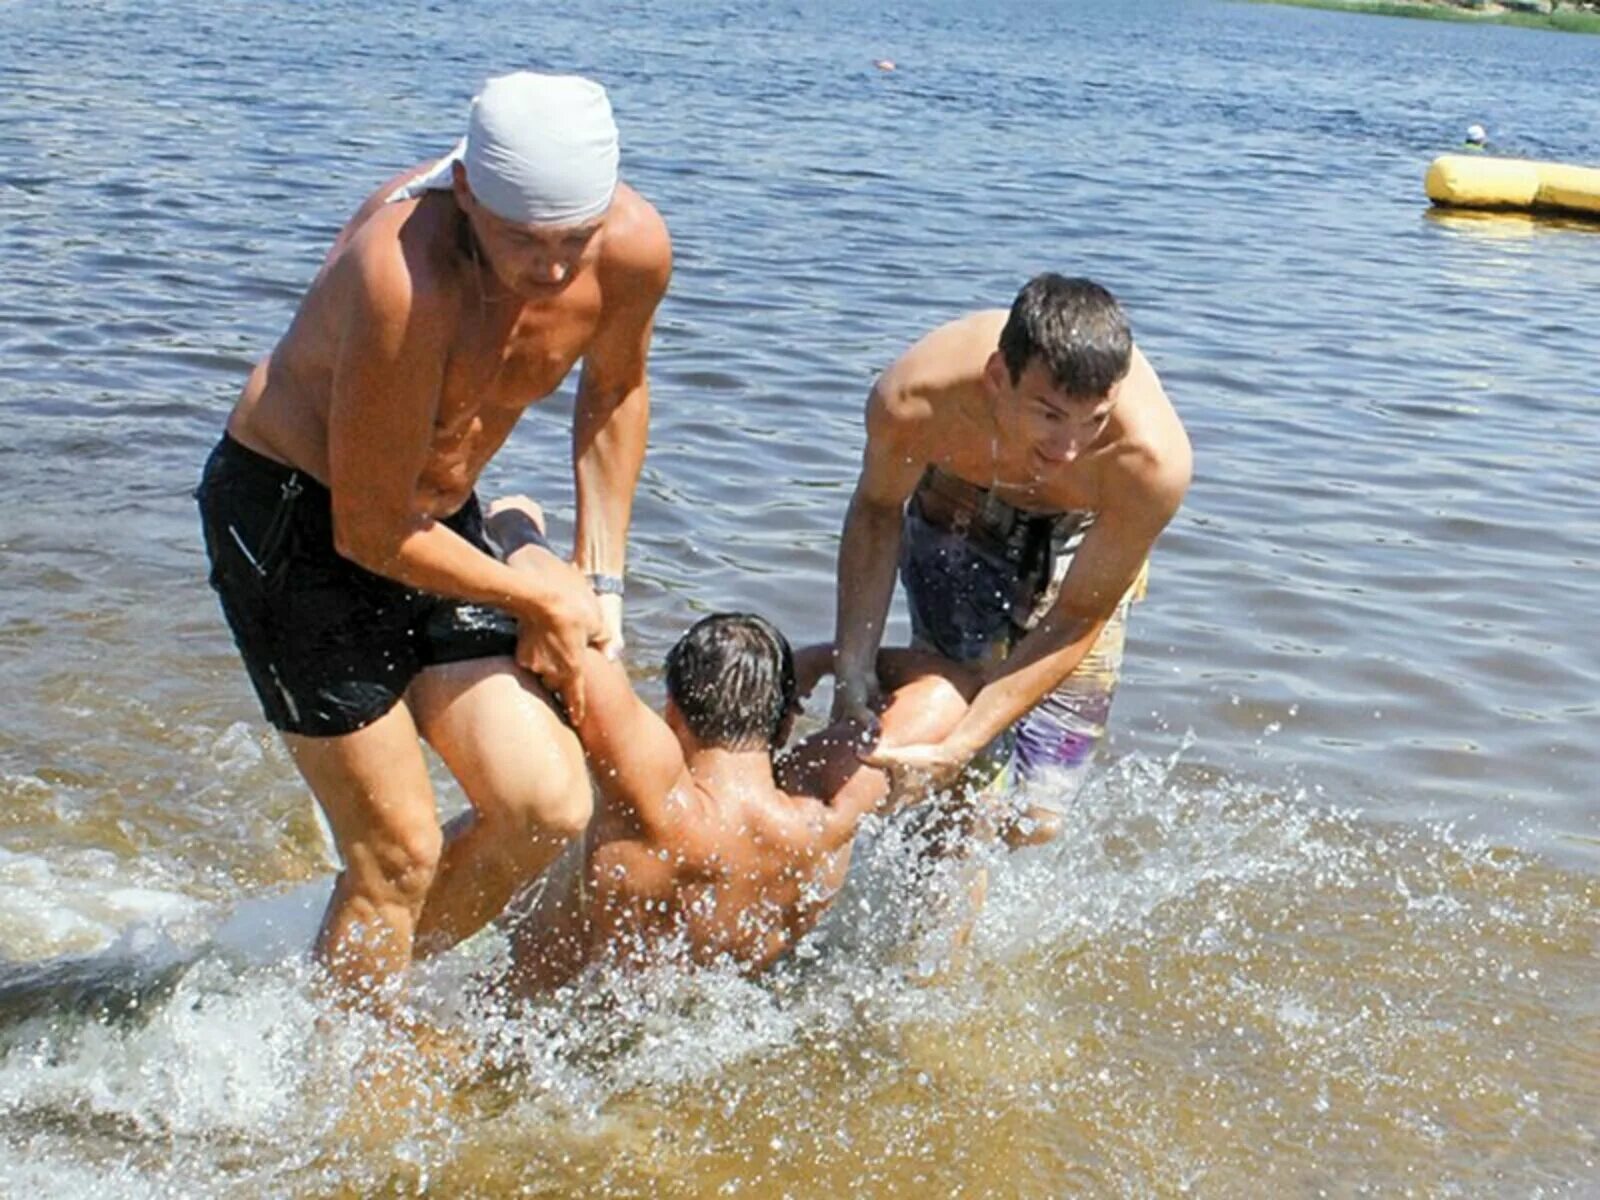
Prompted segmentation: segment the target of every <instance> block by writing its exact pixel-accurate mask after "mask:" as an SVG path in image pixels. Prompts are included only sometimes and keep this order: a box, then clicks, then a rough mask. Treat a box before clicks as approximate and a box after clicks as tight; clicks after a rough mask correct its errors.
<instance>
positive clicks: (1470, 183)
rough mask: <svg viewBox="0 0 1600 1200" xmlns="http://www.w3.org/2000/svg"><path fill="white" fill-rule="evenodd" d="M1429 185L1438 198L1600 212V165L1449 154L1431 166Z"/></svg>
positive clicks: (1463, 203) (1463, 204)
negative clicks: (1581, 165)
mask: <svg viewBox="0 0 1600 1200" xmlns="http://www.w3.org/2000/svg"><path fill="white" fill-rule="evenodd" d="M1424 186H1425V187H1426V188H1427V192H1428V199H1430V200H1432V201H1433V202H1434V203H1435V204H1443V205H1448V206H1453V207H1456V208H1510V209H1522V210H1525V211H1535V212H1537V211H1553V212H1564V213H1579V214H1582V215H1584V216H1590V217H1600V168H1595V167H1575V166H1571V165H1569V164H1567V163H1552V162H1534V161H1532V160H1530V159H1522V158H1484V157H1482V156H1481V155H1476V154H1445V155H1441V156H1440V157H1439V158H1436V159H1434V160H1433V163H1432V164H1431V165H1430V166H1429V167H1428V177H1427V180H1426V181H1425V184H1424Z"/></svg>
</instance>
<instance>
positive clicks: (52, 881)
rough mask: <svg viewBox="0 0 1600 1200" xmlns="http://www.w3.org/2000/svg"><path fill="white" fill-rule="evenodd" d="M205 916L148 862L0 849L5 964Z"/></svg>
mask: <svg viewBox="0 0 1600 1200" xmlns="http://www.w3.org/2000/svg"><path fill="white" fill-rule="evenodd" d="M130 874H132V875H134V878H129V875H130ZM206 910H207V909H206V906H205V905H204V904H202V903H201V902H199V901H197V900H195V899H194V898H193V897H191V896H188V895H185V894H184V893H183V892H181V891H178V890H177V889H176V888H175V887H173V886H171V882H170V880H168V879H167V877H166V876H165V875H164V874H162V873H161V872H160V871H159V870H158V869H157V868H156V867H155V866H154V865H151V864H148V863H143V862H140V863H136V864H129V863H128V862H126V861H125V860H122V859H119V858H117V857H116V856H114V855H111V854H108V853H105V852H104V851H93V850H90V851H73V852H67V853H63V854H59V855H55V856H52V857H51V858H48V859H47V858H44V857H42V856H40V855H30V854H15V853H11V852H9V851H7V850H4V849H0V960H5V959H9V960H10V961H12V962H32V961H37V960H41V959H47V958H52V957H55V956H57V955H63V954H92V953H95V952H97V951H101V950H105V949H107V948H108V947H110V946H111V945H112V944H114V943H115V942H116V940H117V939H118V938H119V937H120V936H121V935H122V933H123V931H124V930H126V929H128V928H129V927H131V926H134V925H139V924H146V925H160V926H166V927H170V928H179V927H182V926H185V925H187V924H191V923H193V922H194V921H195V920H196V919H197V918H200V917H201V916H202V915H203V914H204V913H205V912H206Z"/></svg>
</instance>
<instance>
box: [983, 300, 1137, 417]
mask: <svg viewBox="0 0 1600 1200" xmlns="http://www.w3.org/2000/svg"><path fill="white" fill-rule="evenodd" d="M1000 354H1001V357H1003V358H1004V359H1005V360H1006V368H1007V369H1008V370H1009V371H1010V372H1011V382H1012V383H1013V384H1015V383H1017V382H1019V381H1020V380H1021V379H1022V372H1023V371H1025V370H1027V368H1028V363H1029V362H1030V361H1032V360H1033V359H1034V358H1035V357H1037V358H1038V359H1039V360H1040V361H1041V362H1043V364H1044V366H1045V369H1046V370H1048V371H1049V372H1050V377H1051V379H1052V380H1054V382H1055V385H1056V386H1057V387H1059V388H1060V389H1061V390H1062V391H1064V392H1066V393H1067V395H1068V396H1071V397H1074V398H1079V397H1091V396H1092V397H1096V398H1098V397H1100V396H1104V395H1106V394H1107V393H1108V392H1110V391H1111V389H1112V387H1113V386H1114V385H1115V384H1116V382H1117V381H1118V380H1119V379H1121V378H1122V377H1123V376H1124V375H1126V374H1127V373H1128V364H1129V363H1130V362H1132V361H1133V334H1132V332H1131V331H1130V330H1129V329H1128V318H1127V317H1126V316H1125V315H1124V314H1123V312H1122V306H1121V305H1120V304H1118V303H1117V300H1116V297H1115V296H1113V295H1112V294H1111V293H1110V292H1108V291H1106V289H1105V288H1103V287H1101V286H1100V285H1099V284H1098V283H1095V282H1094V281H1093V280H1089V279H1068V278H1066V277H1065V276H1063V275H1057V274H1054V273H1053V272H1046V273H1045V274H1043V275H1035V276H1034V277H1033V278H1032V279H1030V280H1028V282H1027V283H1026V284H1024V285H1023V288H1022V290H1021V291H1020V292H1018V293H1017V298H1016V300H1014V301H1013V302H1012V304H1011V315H1010V316H1009V317H1008V318H1006V327H1005V328H1004V329H1003V330H1001V331H1000Z"/></svg>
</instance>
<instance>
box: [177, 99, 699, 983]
mask: <svg viewBox="0 0 1600 1200" xmlns="http://www.w3.org/2000/svg"><path fill="white" fill-rule="evenodd" d="M670 271H671V249H670V245H669V242H668V238H667V231H666V227H665V226H664V225H663V223H662V221H661V218H660V217H659V216H658V215H657V213H656V211H655V209H653V208H652V207H651V206H650V204H649V203H648V202H646V201H645V200H644V199H643V198H641V197H640V196H639V195H638V194H637V193H636V192H634V191H633V190H632V189H630V188H629V187H627V186H626V185H625V184H622V183H619V182H618V180H617V138H616V127H615V125H614V124H613V122H612V118H611V110H610V105H609V103H608V102H607V99H606V96H605V92H604V90H603V89H602V88H600V87H599V85H597V84H594V83H591V82H589V81H588V80H583V79H578V78H574V77H557V76H542V75H533V74H529V73H525V72H524V73H518V74H515V75H508V76H503V77H500V78H498V79H493V80H490V81H489V83H488V84H487V85H486V86H485V88H484V90H483V94H482V95H481V96H479V97H478V99H477V100H476V101H475V102H474V104H473V108H472V114H471V119H470V122H469V126H468V135H467V137H466V138H465V139H464V140H463V142H462V143H461V145H459V146H458V147H457V148H456V149H455V151H453V152H452V153H451V154H450V155H448V156H447V157H446V158H445V159H443V160H440V161H439V162H437V163H434V164H430V165H425V166H424V167H421V168H418V169H417V170H415V171H412V172H409V173H407V174H405V175H402V176H400V177H397V178H396V179H394V180H391V181H390V182H389V183H388V184H386V185H385V186H384V187H383V188H381V189H379V191H378V192H377V193H375V194H374V195H373V196H372V197H371V199H369V200H368V201H367V203H366V204H365V205H363V206H362V208H361V210H360V211H359V212H358V213H357V214H356V216H355V217H354V218H353V219H352V220H351V222H350V224H349V225H347V226H346V227H345V229H344V230H343V231H342V232H341V233H340V235H339V237H338V239H337V241H336V242H335V244H334V247H333V250H332V251H331V252H330V254H329V256H328V259H327V261H326V262H325V263H324V265H323V267H322V270H321V271H320V273H319V274H318V275H317V277H316V279H315V280H314V281H313V283H312V285H311V288H310V290H309V291H308V292H307V294H306V296H305V298H304V300H303V301H302V302H301V305H300V309H299V312H298V313H297V314H296V316H295V319H294V321H293V323H292V324H291V325H290V327H289V330H288V332H287V333H286V334H285V335H284V337H283V339H282V340H281V341H280V342H279V343H278V345H277V346H276V347H275V348H274V349H273V351H272V353H271V354H269V355H268V356H267V357H266V358H265V359H263V360H262V361H261V362H260V364H258V365H257V367H256V369H255V371H254V372H253V373H252V374H251V376H250V379H249V381H248V383H247V384H246V385H245V389H244V393H243V395H242V396H241V397H240V399H239V402H238V404H237V405H236V406H235V408H234V410H233V413H232V416H231V417H230V418H229V420H228V426H227V433H226V435H225V436H224V438H223V440H222V442H221V443H220V444H219V446H218V447H217V449H216V450H215V452H214V453H213V454H212V456H211V459H210V461H209V462H208V463H207V466H206V470H205V475H204V478H203V480H202V482H201V486H200V489H199V492H198V498H199V500H200V507H201V513H202V518H203V522H204V528H205V535H206V548H207V551H208V553H209V554H210V557H211V564H212V567H211V581H212V584H213V586H214V587H215V588H216V590H217V592H218V593H219V595H220V597H221V601H222V606H223V610H224V613H225V615H226V617H227V620H228V623H229V625H230V627H231V628H232V630H233V633H234V637H235V640H236V641H237V643H238V645H239V649H240V652H241V653H242V655H243V656H244V660H245V665H246V668H247V669H248V671H249V674H250V679H251V682H252V683H253V684H254V686H255V690H256V693H257V695H258V696H259V698H260V701H261V704H262V707H263V708H264V710H265V712H266V716H267V719H268V720H269V721H270V722H271V723H272V724H273V725H275V726H276V727H277V728H278V729H279V730H281V731H282V734H283V738H284V741H285V743H286V745H287V746H288V748H289V751H290V753H291V755H292V756H293V758H294V761H295V764H296V766H297V767H298V768H299V770H300V772H301V774H302V775H303V776H304V777H305V780H306V782H307V783H308V784H309V785H310V787H311V790H312V791H313V792H314V793H315V795H316V798H317V801H318V803H319V804H320V805H321V806H322V810H323V812H324V813H325V814H326V815H327V818H328V823H329V825H330V826H331V828H332V830H333V836H334V839H335V841H336V842H337V845H338V851H339V854H340V856H341V858H342V861H343V870H342V872H341V873H340V875H339V879H338V883H337V886H336V888H335V890H334V894H333V898H332V900H331V901H330V903H329V907H328V912H327V915H326V917H325V919H324V922H323V926H322V931H321V933H320V935H319V938H318V943H317V950H316V953H317V956H318V958H319V960H320V961H321V962H322V963H323V964H324V965H325V967H326V968H327V969H328V971H329V972H330V974H331V975H332V976H333V978H334V979H335V980H337V981H338V982H339V983H341V984H343V985H345V986H346V987H347V988H349V989H351V994H353V995H354V996H357V997H361V996H365V997H367V998H371V999H377V1000H379V1001H380V1002H381V1001H383V999H384V998H385V997H387V996H388V995H389V993H390V990H391V989H390V987H389V986H388V985H390V984H392V983H393V982H394V981H396V980H397V979H398V978H399V977H400V976H401V975H402V973H403V972H404V969H405V968H406V966H407V965H408V963H409V962H410V960H411V959H412V957H413V954H414V953H427V952H432V951H436V950H439V949H442V948H445V947H448V946H450V945H453V944H454V943H455V942H457V941H459V940H460V939H461V938H463V937H466V936H468V935H469V934H471V933H472V932H474V931H475V930H477V929H478V928H480V927H481V926H483V925H484V924H485V923H486V922H488V921H489V920H490V919H492V918H493V917H494V916H495V915H496V914H497V913H498V912H499V911H500V909H501V908H503V907H504V905H505V902H506V900H507V899H508V898H509V897H510V896H511V895H512V894H513V892H514V891H515V890H516V888H518V887H519V886H520V885H522V884H523V883H525V882H526V881H527V880H529V879H530V878H532V877H534V876H535V875H537V874H538V873H539V872H540V871H541V870H542V869H543V868H544V867H545V866H546V865H547V864H548V863H549V862H550V861H551V860H552V859H553V858H554V857H555V856H556V855H557V854H558V853H559V852H560V849H561V847H562V845H563V844H564V843H565V842H566V841H567V839H569V838H571V837H572V836H573V835H574V834H576V833H578V832H579V831H580V830H582V829H583V828H584V827H585V825H586V824H587V822H588V819H589V815H590V809H591V805H592V801H591V798H590V787H589V781H588V778H587V774H586V772H585V770H584V765H583V756H582V752H581V750H580V748H579V746H578V742H577V739H576V738H575V737H574V736H573V734H572V731H571V730H570V729H569V728H567V726H566V725H564V724H563V723H562V721H561V720H560V718H559V717H558V716H557V714H556V711H555V709H554V707H553V705H552V702H551V696H550V693H549V692H546V691H545V690H544V688H545V686H548V687H549V688H551V689H552V690H553V691H555V692H557V693H559V694H560V696H561V698H562V700H563V701H564V703H565V705H566V708H567V709H568V711H569V712H571V713H572V714H573V715H574V716H575V717H578V716H581V714H582V713H583V710H584V694H583V676H582V674H581V673H580V671H579V669H578V668H579V665H580V664H581V663H582V661H583V658H584V654H585V651H586V649H587V648H588V647H591V646H597V647H601V648H602V649H604V648H613V649H614V648H615V647H616V646H617V645H618V644H619V642H620V622H621V608H620V592H621V575H622V571H623V555H624V551H625V547H626V539H627V532H628V524H629V517H630V513H631V509H632V501H633V493H634V488H635V485H636V483H637V480H638V475H639V469H640V465H641V462H642V460H643V456H644V450H645V441H646V433H647V424H648V415H649V393H648V388H647V383H646V375H645V360H646V353H647V350H648V348H649V343H650V335H651V327H652V323H653V320H654V314H655V310H656V306H657V304H658V302H659V301H660V299H661V296H662V293H663V292H664V291H665V289H666V285H667V278H668V275H669V274H670ZM580 358H581V359H582V360H583V364H584V365H583V374H582V378H581V381H580V383H579V387H578V400H577V408H576V417H575V428H574V435H573V466H574V469H575V473H576V483H577V505H578V511H577V531H576V547H575V554H574V561H573V562H571V563H569V562H566V561H563V560H562V559H560V558H557V557H556V556H555V555H552V554H550V553H548V552H547V551H542V550H541V551H536V552H535V553H536V554H537V555H542V558H541V559H540V560H539V561H538V562H537V563H536V564H535V569H532V570H512V569H511V568H509V567H507V566H506V565H505V564H504V563H503V562H501V561H499V560H498V559H497V558H496V556H495V554H494V553H493V550H492V547H491V546H490V544H489V542H488V541H487V540H486V538H485V535H484V530H483V523H482V516H481V514H480V512H479V508H478V502H477V499H476V496H475V495H474V491H473V488H474V485H475V483H476V481H477V479H478V476H479V474H480V473H481V472H482V471H483V469H484V467H485V465H486V464H487V463H488V461H489V459H490V458H491V456H492V455H493V454H494V453H495V451H496V450H498V449H499V447H500V446H501V444H502V443H503V442H504V440H505V438H506V437H507V435H508V434H509V433H510V432H511V429H512V426H513V425H515V424H516V421H517V419H518V417H520V416H521V415H522V412H523V410H524V409H525V408H527V407H528V405H530V404H531V403H533V402H535V401H538V400H540V399H543V398H544V397H546V396H548V395H550V394H551V393H552V392H553V391H554V390H555V389H556V388H557V387H558V386H559V385H560V383H561V381H562V380H563V379H564V378H565V377H566V375H567V374H568V372H569V371H570V370H571V369H572V366H573V365H574V363H576V362H577V361H578V360H579V359H580ZM597 597H598V598H597ZM540 681H542V683H543V686H541V682H540ZM421 741H426V742H428V744H429V745H431V746H432V747H433V748H434V749H435V750H436V751H437V752H438V753H439V755H440V757H441V758H442V759H443V760H444V762H445V764H446V765H447V766H448V767H449V768H450V770H451V772H452V773H453V774H454V775H455V777H456V778H457V779H458V780H459V781H460V783H461V785H462V788H463V790H464V791H465V793H466V796H467V798H468V800H469V801H470V802H471V811H470V812H469V813H468V814H466V815H465V816H464V818H462V819H460V820H459V821H456V822H452V824H451V825H450V827H449V828H448V829H445V830H442V831H441V829H440V827H439V821H438V816H437V813H436V808H435V803H434V795H433V788H432V786H431V784H430V782H429V778H428V768H427V763H426V760H425V759H424V757H423V751H422V747H421V744H420V742H421Z"/></svg>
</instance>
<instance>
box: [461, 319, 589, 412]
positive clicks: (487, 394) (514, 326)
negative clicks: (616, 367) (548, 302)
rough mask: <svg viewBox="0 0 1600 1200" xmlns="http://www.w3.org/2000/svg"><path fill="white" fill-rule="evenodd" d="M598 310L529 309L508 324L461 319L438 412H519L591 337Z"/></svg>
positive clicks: (564, 371)
mask: <svg viewBox="0 0 1600 1200" xmlns="http://www.w3.org/2000/svg"><path fill="white" fill-rule="evenodd" d="M597 317H598V313H594V314H593V315H591V314H590V313H588V312H587V311H579V312H576V313H570V312H558V313H555V314H541V313H534V314H529V315H525V316H523V317H520V318H518V319H516V320H515V321H513V322H510V323H509V324H507V323H504V322H503V321H502V322H496V321H493V320H489V319H479V320H474V321H471V322H466V323H464V324H463V326H462V328H461V329H460V330H459V331H458V333H457V336H456V338H455V339H454V343H453V344H452V346H451V349H450V355H449V359H448V361H447V363H446V367H445V375H444V382H443V388H442V394H441V396H440V401H441V403H440V409H441V413H445V412H447V411H449V410H458V409H465V408H472V409H478V410H491V409H511V410H513V411H514V412H520V411H521V410H522V409H524V408H526V407H527V406H528V405H530V404H533V403H536V402H537V401H540V400H543V399H544V398H545V397H547V396H549V395H550V394H551V393H552V392H554V391H555V390H556V389H557V388H558V387H560V386H561V383H562V381H563V380H564V379H566V377H567V375H568V374H569V373H570V372H571V371H572V368H573V367H574V366H575V365H576V364H577V361H578V359H579V358H581V357H582V356H583V354H584V352H585V351H586V350H587V349H588V345H589V343H590V341H592V340H593V337H594V331H595V326H596V318H597Z"/></svg>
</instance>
